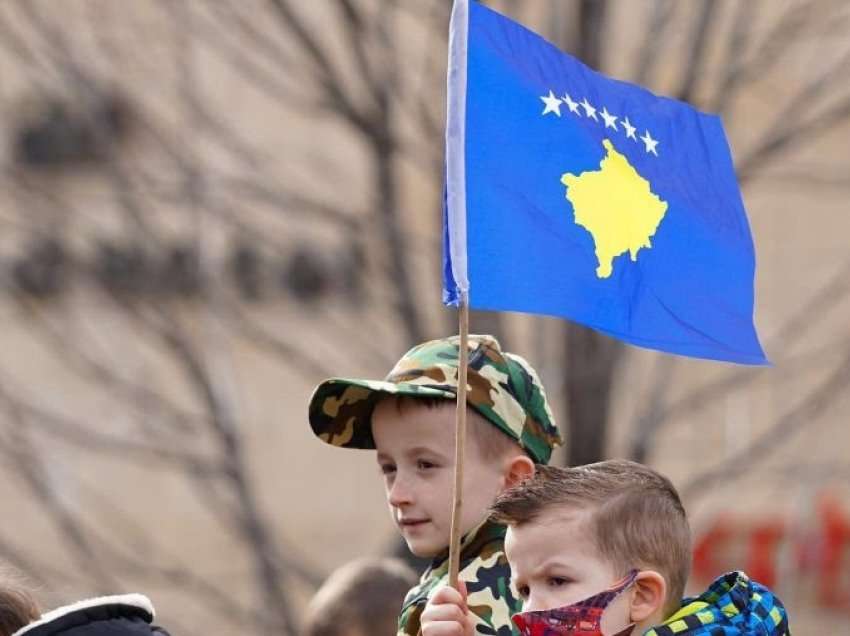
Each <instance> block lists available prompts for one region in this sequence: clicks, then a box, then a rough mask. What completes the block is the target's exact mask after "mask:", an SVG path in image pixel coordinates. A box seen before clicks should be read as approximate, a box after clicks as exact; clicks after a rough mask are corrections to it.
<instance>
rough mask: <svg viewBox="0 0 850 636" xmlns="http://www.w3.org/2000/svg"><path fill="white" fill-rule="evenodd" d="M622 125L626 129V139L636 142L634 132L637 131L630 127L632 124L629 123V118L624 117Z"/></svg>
mask: <svg viewBox="0 0 850 636" xmlns="http://www.w3.org/2000/svg"><path fill="white" fill-rule="evenodd" d="M622 123H623V128H625V129H626V137H631V138H632V139H634V140H635V141H637V137H635V131H636V130H637V128H635V127H634V126H632V122H630V121H629V118H628V117H624V118H623V122H622Z"/></svg>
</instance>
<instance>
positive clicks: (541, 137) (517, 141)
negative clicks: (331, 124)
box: [443, 0, 768, 364]
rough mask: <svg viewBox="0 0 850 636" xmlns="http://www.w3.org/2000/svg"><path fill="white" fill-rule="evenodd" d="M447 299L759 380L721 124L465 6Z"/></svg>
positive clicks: (749, 245) (453, 87) (458, 19)
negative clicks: (737, 369) (732, 367)
mask: <svg viewBox="0 0 850 636" xmlns="http://www.w3.org/2000/svg"><path fill="white" fill-rule="evenodd" d="M443 244H444V263H443V299H444V302H445V303H446V304H449V305H455V304H457V303H458V301H459V300H460V299H461V297H462V296H464V295H468V303H469V306H470V307H472V308H474V309H484V310H503V311H519V312H528V313H536V314H546V315H552V316H560V317H564V318H568V319H570V320H573V321H575V322H578V323H581V324H584V325H587V326H589V327H592V328H594V329H596V330H598V331H601V332H603V333H606V334H608V335H610V336H613V337H615V338H618V339H620V340H623V341H625V342H629V343H631V344H634V345H638V346H642V347H647V348H651V349H657V350H660V351H665V352H669V353H675V354H680V355H686V356H692V357H700V358H709V359H715V360H723V361H729V362H737V363H743V364H768V362H767V359H766V358H765V355H764V352H763V351H762V348H761V345H760V344H759V340H758V336H757V334H756V330H755V326H754V324H753V279H754V275H755V255H754V249H753V242H752V237H751V235H750V230H749V226H748V223H747V219H746V213H745V210H744V205H743V202H742V200H741V194H740V190H739V187H738V184H737V179H736V177H735V171H734V167H733V163H732V158H731V154H730V150H729V145H728V143H727V141H726V136H725V133H724V131H723V126H722V124H721V122H720V119H719V118H718V117H716V116H714V115H708V114H704V113H701V112H699V111H697V110H695V109H694V108H693V107H691V106H689V105H687V104H684V103H682V102H678V101H676V100H673V99H668V98H664V97H658V96H656V95H653V94H652V93H650V92H649V91H647V90H645V89H643V88H641V87H639V86H635V85H632V84H628V83H626V82H621V81H617V80H613V79H610V78H607V77H605V76H603V75H601V74H599V73H596V72H594V71H593V70H591V69H590V68H588V67H587V66H585V65H583V64H582V63H580V62H579V61H577V60H575V59H574V58H572V57H571V56H569V55H567V54H565V53H563V52H562V51H560V50H558V49H557V48H556V47H555V46H553V45H552V44H550V43H548V42H546V41H545V40H544V39H543V38H541V37H540V36H538V35H536V34H535V33H533V32H531V31H529V30H528V29H526V28H524V27H522V26H521V25H519V24H517V23H515V22H513V21H511V20H510V19H508V18H506V17H504V16H502V15H500V14H499V13H497V12H495V11H493V10H491V9H488V8H487V7H485V6H483V5H481V4H479V3H478V2H475V1H471V2H470V1H468V0H456V2H455V8H454V10H453V15H452V26H451V28H450V45H449V73H448V115H447V125H446V192H445V209H444V235H443Z"/></svg>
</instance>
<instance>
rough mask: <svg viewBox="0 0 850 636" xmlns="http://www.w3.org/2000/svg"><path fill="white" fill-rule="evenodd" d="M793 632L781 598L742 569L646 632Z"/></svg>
mask: <svg viewBox="0 0 850 636" xmlns="http://www.w3.org/2000/svg"><path fill="white" fill-rule="evenodd" d="M745 635H747V636H749V635H753V636H791V632H790V630H789V629H788V615H787V614H786V613H785V607H784V606H783V605H782V602H781V601H780V600H779V599H778V598H776V597H775V596H774V595H773V593H772V592H771V591H770V590H769V589H767V588H766V587H765V586H764V585H762V584H761V583H757V582H755V581H751V580H750V578H749V577H748V576H747V575H746V574H744V573H743V572H729V573H728V574H724V575H723V576H721V577H720V578H718V579H717V580H716V581H714V583H712V584H711V585H710V586H709V588H708V589H707V590H706V591H705V592H703V593H702V594H700V595H699V596H695V597H692V598H686V599H685V600H684V601H682V609H681V610H679V611H678V612H676V613H675V614H674V615H673V616H671V617H670V618H668V619H667V620H666V621H665V622H664V624H663V625H659V626H658V627H653V628H652V629H650V630H649V631H646V632H644V636H745Z"/></svg>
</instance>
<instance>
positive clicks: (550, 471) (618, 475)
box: [492, 460, 691, 615]
mask: <svg viewBox="0 0 850 636" xmlns="http://www.w3.org/2000/svg"><path fill="white" fill-rule="evenodd" d="M556 506H567V507H576V508H589V509H591V510H592V515H591V518H590V522H589V523H590V524H591V525H590V528H589V530H590V533H591V537H592V539H593V541H594V543H595V544H596V547H597V549H598V550H599V554H600V556H602V557H603V558H605V559H607V560H608V561H610V562H611V563H612V564H613V565H614V566H615V567H616V568H617V569H618V570H620V571H621V572H622V573H623V574H626V573H627V572H628V571H629V570H630V569H632V568H652V569H655V570H658V571H659V572H660V573H661V574H662V575H663V576H664V578H665V579H666V581H667V584H668V591H667V599H666V602H665V607H664V611H665V613H666V615H669V613H671V612H672V611H675V610H676V609H678V608H679V605H680V601H681V598H682V594H683V593H684V589H685V583H686V582H687V580H688V575H689V574H690V567H691V534H690V528H689V526H688V519H687V515H686V514H685V508H684V506H682V502H681V501H680V499H679V494H678V493H677V492H676V489H675V488H674V487H673V484H672V483H671V482H670V480H669V479H667V478H666V477H664V476H663V475H661V474H659V473H657V472H656V471H654V470H652V469H651V468H648V467H646V466H643V465H642V464H638V463H635V462H631V461H627V460H609V461H604V462H599V463H596V464H588V465H587V466H578V467H575V468H557V467H554V466H538V467H537V470H536V473H535V475H534V477H532V478H531V479H529V480H527V481H525V482H523V483H521V484H519V485H518V486H516V487H514V488H511V489H510V490H508V491H506V492H504V493H502V494H501V495H500V496H499V497H498V498H497V499H496V502H495V503H494V504H493V507H492V513H493V518H494V519H495V520H496V521H498V522H500V523H505V524H508V525H521V524H524V523H529V522H532V521H534V519H535V518H537V517H538V516H539V515H540V514H541V513H542V512H544V511H545V510H549V509H551V508H554V507H556Z"/></svg>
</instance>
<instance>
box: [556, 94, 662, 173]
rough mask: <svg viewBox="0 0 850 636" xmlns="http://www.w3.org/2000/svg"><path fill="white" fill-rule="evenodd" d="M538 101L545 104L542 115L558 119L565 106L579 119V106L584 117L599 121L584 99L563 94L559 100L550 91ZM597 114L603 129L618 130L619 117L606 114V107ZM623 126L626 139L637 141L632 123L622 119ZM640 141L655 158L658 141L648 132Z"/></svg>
mask: <svg viewBox="0 0 850 636" xmlns="http://www.w3.org/2000/svg"><path fill="white" fill-rule="evenodd" d="M540 99H542V100H543V103H544V104H546V107H545V108H544V109H543V113H542V114H543V115H545V114H547V113H555V114H556V115H557V116H558V117H560V116H561V104H566V105H567V108H569V109H570V112H573V113H575V114H576V115H578V116H579V117H581V116H582V114H581V111H579V109H578V107H579V106H581V107H582V108H584V112H585V117H587V118H589V119H592V120H593V121H595V122H598V121H599V118H598V117H597V116H596V110H597V109H596V108H595V107H593V106H591V105H590V102H588V101H587V98H586V97H585V98H584V99H583V100H582V101H581V102H577V101H574V100H573V98H572V97H570V96H569V94H567V93H564V96H563V97H561V98H558V97H555V94H554V93H553V92H552V91H551V90H550V91H549V94H548V95H545V96H541V97H540ZM599 114H600V115H602V119H603V120H605V128H613V129H614V130H619V128H617V120H618V119H619V117H616V116H614V115H612V114H611V113H609V112H608V109H607V108H606V107H604V106H603V107H602V110H601V111H599ZM620 123H621V124H623V128H624V129H625V131H626V137H629V138H630V139H634V140H635V141H637V140H638V137H637V136H636V135H635V132H636V131H637V128H635V127H634V126H632V123H631V122H630V121H629V118H628V117H624V118H623V120H622V121H621V122H620ZM640 140H641V141H643V143H644V145H645V146H646V151H647V152H651V153H652V154H654V155H655V156H656V157H657V156H658V151H657V150H656V149H655V148H656V146H658V140H657V139H653V138H652V136H651V135H650V134H649V131H648V130H647V131H645V132H644V134H643V135H641V136H640Z"/></svg>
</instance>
